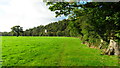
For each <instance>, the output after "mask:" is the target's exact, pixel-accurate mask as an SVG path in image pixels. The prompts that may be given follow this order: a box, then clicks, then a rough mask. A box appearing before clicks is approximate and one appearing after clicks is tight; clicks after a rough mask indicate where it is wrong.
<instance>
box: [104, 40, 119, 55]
mask: <svg viewBox="0 0 120 68" xmlns="http://www.w3.org/2000/svg"><path fill="white" fill-rule="evenodd" d="M105 54H107V55H120V51H119V46H118V43H117V42H115V41H114V40H113V39H110V44H109V46H108V49H107V50H106V52H105Z"/></svg>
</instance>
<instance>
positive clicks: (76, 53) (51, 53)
mask: <svg viewBox="0 0 120 68" xmlns="http://www.w3.org/2000/svg"><path fill="white" fill-rule="evenodd" d="M100 53H101V51H100V50H97V49H92V48H88V47H87V46H86V45H84V44H81V41H80V39H79V38H73V37H8V36H3V37H2V60H3V63H2V65H3V66H117V65H118V57H117V56H108V55H100Z"/></svg>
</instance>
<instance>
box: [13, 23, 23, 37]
mask: <svg viewBox="0 0 120 68" xmlns="http://www.w3.org/2000/svg"><path fill="white" fill-rule="evenodd" d="M11 29H12V32H13V33H16V34H17V37H18V36H20V34H21V33H23V27H20V26H19V25H17V26H13V27H12V28H11Z"/></svg>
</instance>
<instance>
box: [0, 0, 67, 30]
mask: <svg viewBox="0 0 120 68" xmlns="http://www.w3.org/2000/svg"><path fill="white" fill-rule="evenodd" d="M63 18H65V17H59V18H55V14H54V12H51V11H50V10H49V9H48V7H47V6H46V4H45V3H43V2H41V0H0V31H2V32H3V31H11V29H10V28H11V27H12V26H15V25H20V26H22V27H23V29H24V30H25V29H28V28H32V27H35V26H39V25H46V24H48V23H51V22H55V21H58V20H62V19H63Z"/></svg>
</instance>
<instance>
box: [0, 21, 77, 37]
mask: <svg viewBox="0 0 120 68" xmlns="http://www.w3.org/2000/svg"><path fill="white" fill-rule="evenodd" d="M70 26H71V25H70V20H68V19H64V20H62V21H58V22H53V23H50V24H47V25H45V26H44V25H40V26H37V27H34V28H29V29H26V30H25V31H23V27H21V26H19V25H16V26H13V27H11V31H10V32H1V33H0V34H1V35H2V36H17V37H18V36H68V37H69V36H76V35H75V34H74V32H73V31H72V30H71V29H72V28H71V27H70ZM45 30H46V32H45ZM72 32H73V33H72Z"/></svg>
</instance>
